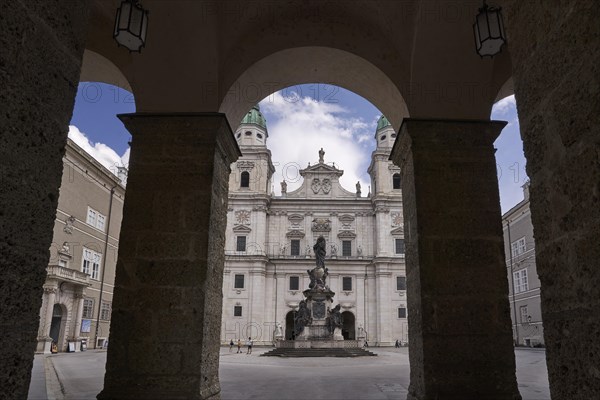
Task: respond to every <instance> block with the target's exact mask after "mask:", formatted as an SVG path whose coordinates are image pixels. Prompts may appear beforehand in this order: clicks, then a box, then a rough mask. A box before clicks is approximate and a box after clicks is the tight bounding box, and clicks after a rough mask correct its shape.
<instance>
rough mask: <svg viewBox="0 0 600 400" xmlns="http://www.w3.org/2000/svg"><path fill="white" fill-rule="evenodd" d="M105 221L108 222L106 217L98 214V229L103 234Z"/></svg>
mask: <svg viewBox="0 0 600 400" xmlns="http://www.w3.org/2000/svg"><path fill="white" fill-rule="evenodd" d="M105 221H106V218H105V217H104V215H102V214H98V219H97V220H96V228H98V229H100V230H101V231H102V232H104V222H105Z"/></svg>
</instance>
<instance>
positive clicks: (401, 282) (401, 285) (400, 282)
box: [396, 276, 406, 290]
mask: <svg viewBox="0 0 600 400" xmlns="http://www.w3.org/2000/svg"><path fill="white" fill-rule="evenodd" d="M396 290H406V277H405V276H397V277H396Z"/></svg>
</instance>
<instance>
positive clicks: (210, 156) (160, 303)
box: [98, 113, 240, 399]
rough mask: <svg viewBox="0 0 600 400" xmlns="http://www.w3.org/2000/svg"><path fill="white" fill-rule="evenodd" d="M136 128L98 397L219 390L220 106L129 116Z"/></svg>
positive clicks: (228, 136) (227, 160) (203, 394)
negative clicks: (213, 109) (214, 109)
mask: <svg viewBox="0 0 600 400" xmlns="http://www.w3.org/2000/svg"><path fill="white" fill-rule="evenodd" d="M120 118H121V120H122V121H123V122H124V124H125V126H126V127H127V128H128V129H129V131H130V132H131V134H132V136H133V140H132V143H131V159H130V167H129V175H128V183H127V197H126V198H125V204H124V212H123V222H122V225H121V236H120V247H119V256H118V261H117V273H116V280H115V294H114V298H113V310H112V321H111V341H110V346H109V350H108V358H107V363H106V375H105V380H104V390H103V391H102V392H101V393H100V394H99V396H98V398H99V399H113V398H129V399H146V398H155V399H167V398H168V399H176V398H181V399H183V398H186V399H205V398H210V397H213V396H218V395H219V392H220V385H219V380H218V366H219V332H220V329H219V328H220V325H221V310H222V285H223V265H224V257H225V256H224V244H225V226H226V215H227V194H228V178H229V173H230V164H231V163H232V162H234V161H235V160H236V159H237V157H238V156H239V155H240V153H239V149H238V147H237V145H236V143H235V141H234V139H233V134H232V131H231V128H230V127H229V124H228V123H227V120H226V118H225V116H224V115H223V114H218V113H182V114H144V113H138V114H126V115H121V116H120Z"/></svg>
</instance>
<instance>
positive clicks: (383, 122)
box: [377, 115, 392, 130]
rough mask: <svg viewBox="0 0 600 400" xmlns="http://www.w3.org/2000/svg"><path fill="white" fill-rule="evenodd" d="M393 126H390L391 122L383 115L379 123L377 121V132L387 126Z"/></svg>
mask: <svg viewBox="0 0 600 400" xmlns="http://www.w3.org/2000/svg"><path fill="white" fill-rule="evenodd" d="M390 125H392V124H390V121H388V119H387V118H386V117H385V115H382V116H381V117H379V121H377V130H380V129H383V128H385V127H386V126H390Z"/></svg>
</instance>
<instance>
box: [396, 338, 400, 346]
mask: <svg viewBox="0 0 600 400" xmlns="http://www.w3.org/2000/svg"><path fill="white" fill-rule="evenodd" d="M399 347H400V343H399V342H398V339H396V348H399Z"/></svg>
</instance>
